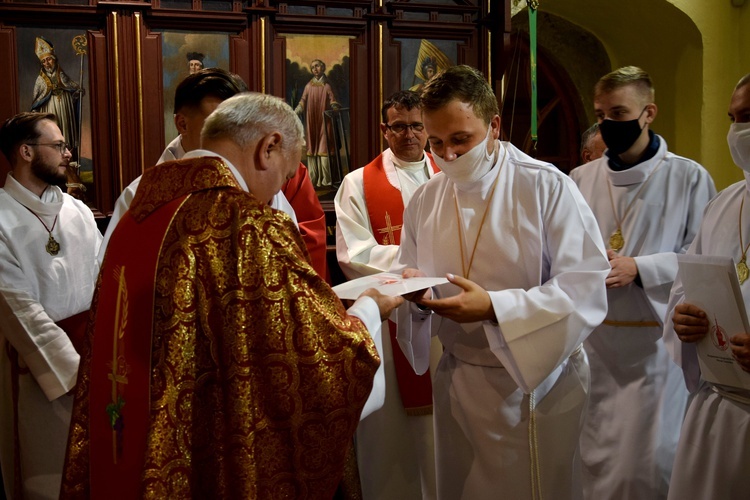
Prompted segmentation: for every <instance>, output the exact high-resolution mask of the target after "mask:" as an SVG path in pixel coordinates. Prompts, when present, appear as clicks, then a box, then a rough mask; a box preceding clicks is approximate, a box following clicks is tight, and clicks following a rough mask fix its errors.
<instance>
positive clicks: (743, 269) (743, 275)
mask: <svg viewBox="0 0 750 500" xmlns="http://www.w3.org/2000/svg"><path fill="white" fill-rule="evenodd" d="M737 277H738V278H739V279H740V285H741V284H743V283H744V282H745V280H746V279H747V278H748V277H750V269H749V268H748V267H747V264H746V263H745V259H744V258H743V259H742V260H741V261H740V262H739V263H738V264H737Z"/></svg>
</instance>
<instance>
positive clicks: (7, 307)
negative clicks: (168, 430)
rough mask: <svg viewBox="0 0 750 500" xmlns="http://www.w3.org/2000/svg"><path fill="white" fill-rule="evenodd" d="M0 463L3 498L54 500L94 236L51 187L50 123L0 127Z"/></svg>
mask: <svg viewBox="0 0 750 500" xmlns="http://www.w3.org/2000/svg"><path fill="white" fill-rule="evenodd" d="M0 150H2V152H3V154H4V155H5V157H6V158H7V159H8V161H9V162H10V165H11V172H10V173H9V174H8V176H7V178H6V179H5V186H4V188H2V189H0V387H2V388H1V389H0V463H2V473H3V481H4V483H5V495H6V496H7V497H8V498H57V497H58V495H59V491H60V481H61V479H62V469H63V461H64V458H65V445H66V443H67V436H68V427H69V424H70V416H71V411H72V406H73V396H72V394H71V389H72V388H73V386H75V384H76V378H77V374H78V363H79V360H80V354H81V348H80V346H81V344H82V337H83V335H84V330H85V327H86V322H87V320H88V310H89V306H90V304H91V297H92V295H93V291H94V282H95V280H96V271H97V266H96V254H97V252H98V251H99V245H100V244H101V241H102V236H101V234H100V233H99V230H98V229H97V226H96V222H95V221H94V216H93V214H92V213H91V210H90V209H89V208H88V207H87V206H86V205H85V204H83V202H81V201H79V200H76V199H74V198H73V197H71V196H69V195H68V194H66V193H63V192H62V190H61V189H60V188H59V187H58V186H57V185H58V184H60V183H61V182H65V179H66V175H65V170H66V167H67V166H68V163H69V162H70V157H71V153H70V149H69V146H68V145H67V144H66V143H65V138H64V137H63V134H62V132H61V131H60V128H59V127H58V125H57V123H56V119H55V115H53V114H51V113H21V114H19V115H16V116H14V117H13V118H10V119H9V120H7V121H6V122H5V123H4V124H3V126H2V127H1V128H0Z"/></svg>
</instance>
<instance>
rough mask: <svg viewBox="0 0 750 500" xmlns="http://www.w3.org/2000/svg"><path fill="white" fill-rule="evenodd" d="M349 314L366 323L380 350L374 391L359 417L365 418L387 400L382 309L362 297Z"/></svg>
mask: <svg viewBox="0 0 750 500" xmlns="http://www.w3.org/2000/svg"><path fill="white" fill-rule="evenodd" d="M347 313H348V314H351V315H352V316H356V317H357V318H359V319H360V320H361V321H362V323H364V325H365V327H366V328H367V331H368V332H370V336H371V337H372V340H373V342H374V343H375V347H376V348H377V350H378V356H380V360H381V361H380V366H379V367H378V370H377V371H376V372H375V379H374V380H373V383H372V391H370V396H369V397H368V398H367V402H366V403H365V407H364V409H363V410H362V414H361V415H360V417H359V419H360V420H363V419H364V418H365V417H367V416H368V415H369V414H371V413H372V412H374V411H376V410H379V409H380V408H382V407H383V403H384V402H385V371H384V368H383V361H382V360H383V333H382V325H383V324H382V322H381V321H380V310H379V309H378V305H377V304H376V303H375V300H373V299H372V298H371V297H366V296H365V297H360V298H358V299H357V300H356V302H354V304H353V305H352V307H350V308H349V309H348V310H347Z"/></svg>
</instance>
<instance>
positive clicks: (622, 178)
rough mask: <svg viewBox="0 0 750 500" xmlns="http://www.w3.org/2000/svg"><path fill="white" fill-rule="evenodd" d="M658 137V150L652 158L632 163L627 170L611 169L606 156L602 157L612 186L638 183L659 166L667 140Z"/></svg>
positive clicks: (665, 151) (665, 152)
mask: <svg viewBox="0 0 750 500" xmlns="http://www.w3.org/2000/svg"><path fill="white" fill-rule="evenodd" d="M658 137H659V150H658V151H657V152H656V154H655V155H654V156H653V158H651V159H649V160H646V161H644V162H642V163H639V164H637V165H634V166H632V167H630V168H629V169H627V170H621V171H617V170H612V169H611V168H610V167H609V162H608V161H607V156H606V155H605V156H603V157H602V159H603V161H604V168H605V169H606V172H607V174H609V179H610V181H612V185H613V186H630V185H632V184H640V183H641V182H643V181H645V180H646V179H648V176H649V175H651V172H653V171H654V169H655V168H656V167H657V166H659V164H661V162H662V161H663V160H664V159H665V158H666V156H667V141H665V140H664V138H663V137H661V136H658Z"/></svg>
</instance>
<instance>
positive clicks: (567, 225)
mask: <svg viewBox="0 0 750 500" xmlns="http://www.w3.org/2000/svg"><path fill="white" fill-rule="evenodd" d="M422 121H423V123H424V125H425V130H426V131H427V133H428V140H429V142H430V146H431V150H432V153H433V156H434V158H435V161H436V163H437V164H438V166H439V167H440V168H441V170H442V171H443V174H439V175H436V176H435V177H434V178H432V179H431V180H430V181H428V182H427V183H426V184H423V185H422V186H421V187H420V188H419V189H418V190H417V191H416V193H415V194H414V196H413V197H412V199H411V201H410V202H409V205H408V206H407V207H406V211H405V213H404V227H403V230H402V233H401V246H400V249H399V253H398V255H397V257H396V264H395V266H394V267H393V268H392V269H393V270H394V271H396V270H402V271H403V273H404V275H405V276H415V275H421V274H426V275H429V276H445V275H447V276H448V279H449V281H450V283H449V284H446V285H442V286H439V287H436V288H435V289H433V290H432V291H431V297H432V298H426V296H427V295H426V294H425V296H422V297H413V298H412V299H413V300H415V301H416V302H417V304H419V306H420V307H421V308H422V309H424V308H429V309H430V310H432V311H433V312H434V314H432V315H430V316H429V319H428V320H425V321H420V319H421V318H423V316H421V315H420V313H421V312H423V311H418V308H417V307H416V306H413V310H414V314H413V317H414V322H413V323H409V322H408V321H400V322H399V335H400V340H401V342H400V345H401V347H402V349H403V350H404V351H405V353H406V354H407V358H409V359H410V361H411V362H412V364H413V366H414V367H415V371H417V372H418V373H421V372H423V371H424V370H425V369H426V365H427V361H429V360H428V359H427V358H428V349H429V336H430V325H429V323H430V322H432V331H434V332H436V333H437V335H438V337H439V338H440V341H441V342H442V344H443V346H444V348H445V350H444V352H443V356H442V359H441V360H440V364H439V366H438V368H437V370H436V373H435V375H434V378H433V397H434V419H435V420H434V427H435V454H436V462H437V481H438V498H440V499H456V498H471V499H479V500H481V499H496V498H498V495H500V496H502V497H503V498H513V499H517V500H524V499H531V498H556V499H562V500H565V499H570V498H578V497H580V493H581V492H580V485H579V486H578V488H576V484H578V483H579V481H577V480H576V478H575V470H576V467H575V458H574V457H575V456H576V449H577V446H578V434H579V430H580V421H581V416H582V412H583V408H584V406H585V404H586V400H587V395H586V393H587V389H588V367H587V363H586V359H585V355H584V354H583V353H582V352H581V349H580V345H581V342H583V340H584V339H585V338H586V336H587V335H588V334H589V333H590V332H591V330H592V329H593V328H594V327H595V326H596V325H598V324H599V323H600V322H601V321H602V319H603V318H604V316H605V313H606V295H605V286H604V279H605V277H606V275H607V273H608V272H609V265H608V264H607V258H606V254H605V251H604V246H603V242H602V239H601V235H600V234H599V230H598V228H597V226H596V220H595V219H594V216H593V214H592V213H591V210H590V209H589V207H588V206H587V205H586V203H585V201H584V200H583V197H582V196H581V194H580V193H579V192H578V189H577V188H576V186H575V184H574V183H573V182H572V181H570V179H569V178H568V177H566V176H565V175H564V174H562V173H561V172H560V171H559V170H557V169H556V168H554V167H553V166H552V165H549V164H547V163H543V162H540V161H537V160H534V159H533V158H531V157H529V156H527V155H525V154H524V153H522V152H521V151H519V150H518V149H516V148H515V147H513V145H511V144H510V143H508V142H501V141H499V140H498V137H499V135H500V116H499V113H498V106H497V100H496V98H495V96H494V95H493V93H492V89H491V88H490V86H489V85H488V83H487V81H486V80H485V79H484V78H483V76H482V75H481V74H480V73H479V72H478V71H476V70H475V69H473V68H470V67H468V66H454V67H452V68H449V69H448V70H446V71H444V72H442V73H439V74H438V75H437V76H435V77H434V78H433V79H432V80H430V82H429V83H427V85H426V86H425V88H424V91H423V94H422ZM400 319H401V318H400ZM425 325H426V326H425Z"/></svg>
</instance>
